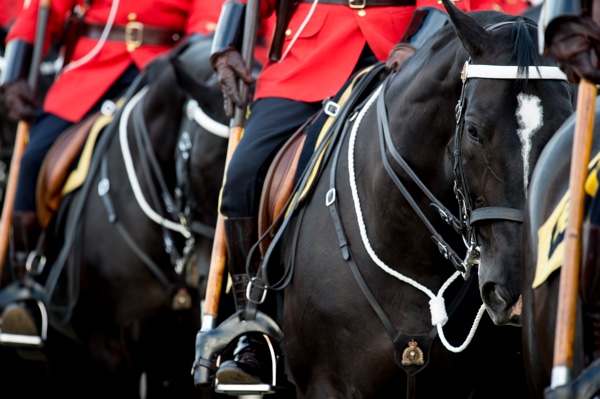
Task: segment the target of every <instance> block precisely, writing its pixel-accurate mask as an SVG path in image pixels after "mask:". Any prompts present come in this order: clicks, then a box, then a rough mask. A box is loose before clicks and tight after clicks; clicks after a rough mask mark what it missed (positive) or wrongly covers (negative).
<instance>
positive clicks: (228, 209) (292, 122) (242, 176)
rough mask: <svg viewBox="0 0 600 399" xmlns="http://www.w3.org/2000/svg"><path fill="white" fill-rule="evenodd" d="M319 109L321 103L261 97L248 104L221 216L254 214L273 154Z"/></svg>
mask: <svg viewBox="0 0 600 399" xmlns="http://www.w3.org/2000/svg"><path fill="white" fill-rule="evenodd" d="M320 109H321V103H320V102H316V103H304V102H299V101H293V100H288V99H285V98H263V99H259V100H257V101H255V102H253V103H252V104H251V105H250V116H249V117H248V121H247V122H246V126H245V127H244V134H243V136H242V139H241V140H240V142H239V144H238V146H237V148H236V150H235V152H234V153H233V156H232V157H231V160H230V162H229V166H228V168H227V174H226V182H225V185H224V187H223V192H222V198H221V208H220V210H221V214H222V215H224V216H225V217H228V218H233V217H249V216H257V215H258V206H259V203H260V195H261V191H262V185H263V183H264V180H265V176H266V175H267V172H268V170H269V165H270V164H271V161H272V160H273V158H274V157H275V155H277V151H278V150H279V149H280V148H281V147H282V146H283V145H284V144H285V142H286V140H288V139H289V138H290V137H291V135H292V134H294V132H296V131H297V130H298V128H300V126H302V124H304V123H305V122H306V121H307V120H308V119H309V118H310V117H311V116H313V115H314V114H315V113H316V112H318V111H319V110H320Z"/></svg>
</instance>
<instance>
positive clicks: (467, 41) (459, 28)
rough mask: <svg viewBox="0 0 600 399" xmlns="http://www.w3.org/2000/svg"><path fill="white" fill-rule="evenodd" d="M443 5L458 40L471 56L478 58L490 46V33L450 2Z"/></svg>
mask: <svg viewBox="0 0 600 399" xmlns="http://www.w3.org/2000/svg"><path fill="white" fill-rule="evenodd" d="M442 3H443V4H444V7H445V8H446V11H447V12H448V15H449V16H450V20H451V21H452V24H453V25H454V30H455V32H456V34H457V35H458V38H459V39H460V41H461V42H462V45H463V47H464V48H465V50H467V52H468V53H469V55H470V56H476V55H479V54H481V53H483V52H484V50H485V48H486V47H487V46H488V41H489V40H490V39H489V37H490V33H489V32H488V31H486V30H485V29H484V28H483V26H481V25H480V24H479V23H478V22H477V21H475V19H473V18H472V17H471V16H469V15H467V13H465V12H463V11H462V10H461V9H459V8H458V7H456V6H455V5H454V3H452V2H451V1H450V0H442Z"/></svg>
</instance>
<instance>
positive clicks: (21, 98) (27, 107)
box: [0, 79, 37, 122]
mask: <svg viewBox="0 0 600 399" xmlns="http://www.w3.org/2000/svg"><path fill="white" fill-rule="evenodd" d="M0 92H2V94H3V95H4V103H5V104H6V107H7V108H8V117H9V118H10V119H13V120H15V121H18V120H23V121H27V122H31V120H32V119H33V117H34V115H35V108H36V106H37V101H36V99H35V95H34V93H33V91H32V90H31V89H30V88H29V85H28V84H27V82H26V81H25V80H23V79H21V80H18V81H16V82H12V83H6V84H5V85H3V86H2V87H0Z"/></svg>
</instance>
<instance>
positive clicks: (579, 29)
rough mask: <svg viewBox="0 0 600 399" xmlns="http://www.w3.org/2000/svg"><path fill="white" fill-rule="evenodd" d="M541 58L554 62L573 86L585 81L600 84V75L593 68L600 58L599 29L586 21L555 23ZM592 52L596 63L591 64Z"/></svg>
mask: <svg viewBox="0 0 600 399" xmlns="http://www.w3.org/2000/svg"><path fill="white" fill-rule="evenodd" d="M555 24H557V25H556V27H555V28H554V32H553V34H552V35H551V36H550V37H549V40H550V42H549V43H547V47H546V49H545V52H544V54H545V55H549V56H550V57H552V58H554V59H555V60H556V61H557V63H558V66H559V67H560V69H562V70H563V72H564V73H565V74H566V75H567V78H568V79H569V81H570V82H572V83H578V82H579V79H580V78H582V77H583V78H585V79H587V80H589V81H591V82H594V83H596V84H600V71H599V70H598V66H597V65H595V62H597V61H596V60H597V59H598V56H600V51H599V50H600V27H598V25H596V23H595V22H594V21H593V20H592V19H591V18H589V17H581V18H578V19H576V20H565V21H562V22H561V21H556V22H555ZM592 52H594V53H595V57H594V58H595V61H592Z"/></svg>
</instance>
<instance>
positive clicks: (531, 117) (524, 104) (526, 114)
mask: <svg viewBox="0 0 600 399" xmlns="http://www.w3.org/2000/svg"><path fill="white" fill-rule="evenodd" d="M517 101H518V102H519V104H518V105H517V122H518V123H519V129H518V130H517V134H518V135H519V139H520V140H521V145H522V147H521V155H522V156H523V187H524V189H525V195H526V196H527V186H529V168H530V165H529V152H530V151H531V138H532V137H533V135H534V134H535V133H536V132H537V131H538V130H539V129H540V127H542V121H543V116H544V112H543V109H542V100H540V98H539V97H536V96H530V95H528V94H524V93H521V94H519V95H518V96H517Z"/></svg>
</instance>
